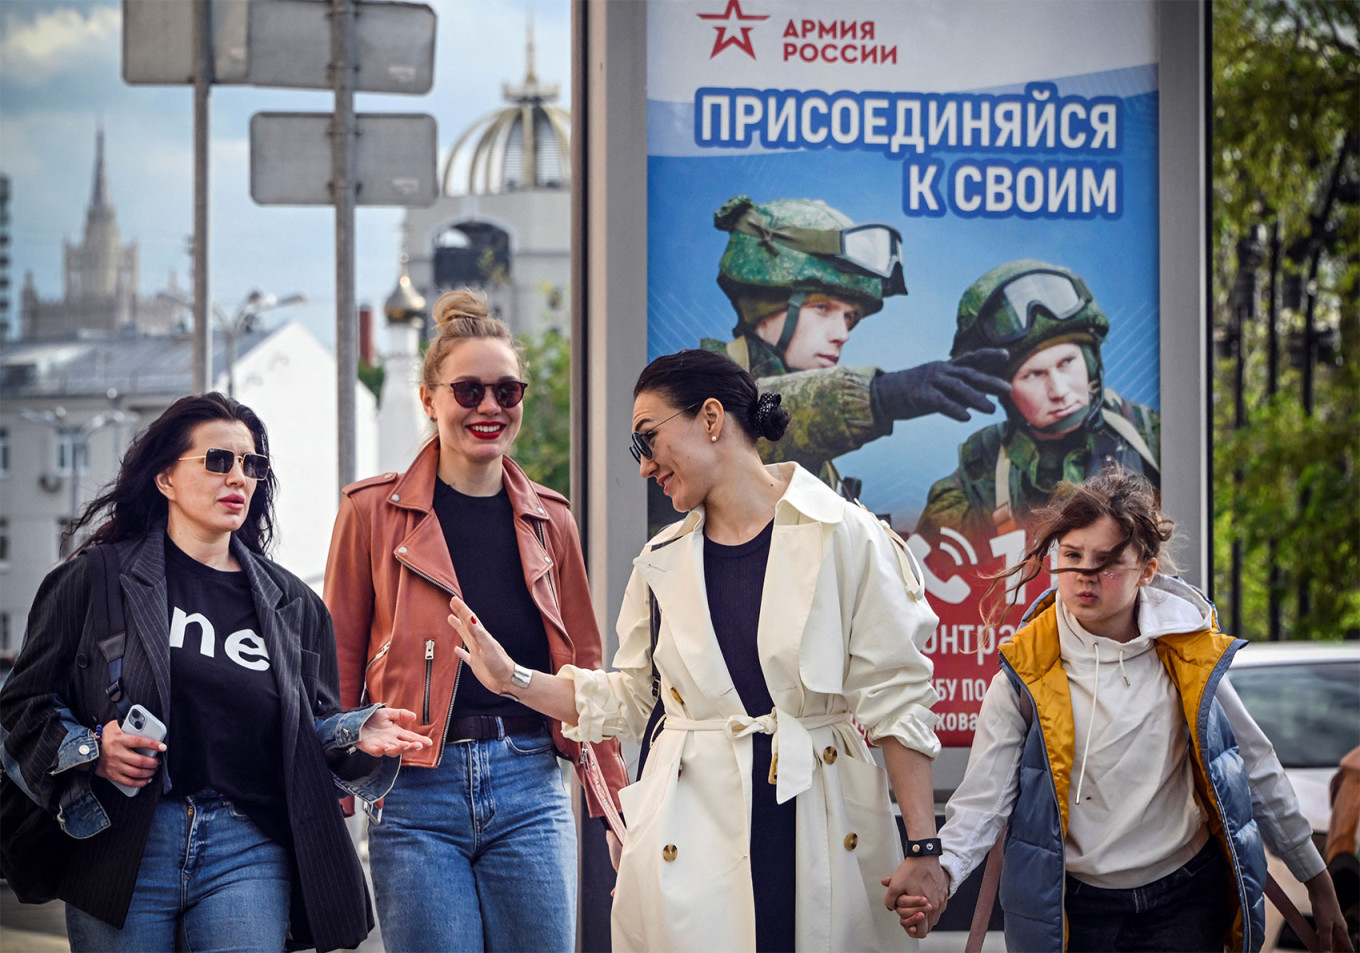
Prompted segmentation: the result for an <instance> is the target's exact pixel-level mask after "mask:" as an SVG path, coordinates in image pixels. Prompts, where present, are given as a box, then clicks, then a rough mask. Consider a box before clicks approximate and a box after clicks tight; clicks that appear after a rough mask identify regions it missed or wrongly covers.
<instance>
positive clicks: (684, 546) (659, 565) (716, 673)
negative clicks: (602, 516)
mask: <svg viewBox="0 0 1360 953" xmlns="http://www.w3.org/2000/svg"><path fill="white" fill-rule="evenodd" d="M685 522H686V525H687V526H688V525H690V524H692V526H690V529H689V531H688V532H685V531H684V530H683V529H682V530H681V533H682V535H679V536H676V537H674V538H673V539H672V540H671V541H670V542H668V543H663V544H659V545H657V546H655V547H654V548H652V549H650V550H647V551H646V552H644V553H642V554H641V555H640V556H638V558H637V560H636V561H635V565H636V566H637V569H638V571H639V572H640V573H641V574H642V577H643V578H644V579H646V580H647V585H648V586H650V587H651V589H652V593H653V596H654V597H655V598H656V603H657V606H658V607H659V608H660V609H661V635H662V638H661V640H660V641H659V642H658V644H657V667H658V668H659V669H661V670H663V671H665V669H666V665H665V664H664V663H665V660H666V654H667V645H666V642H667V641H669V642H670V649H671V651H673V652H674V654H675V656H676V657H678V661H679V662H680V664H681V665H683V666H684V668H685V669H686V670H687V671H688V672H689V675H690V678H691V679H692V680H693V684H694V685H696V686H699V687H701V688H702V691H703V694H704V696H705V697H706V698H708V699H710V700H713V701H715V702H717V703H718V707H719V708H721V709H728V708H730V709H731V711H730V712H728V714H742V713H743V712H744V711H745V709H744V708H743V707H742V704H741V699H740V698H739V697H738V696H737V690H736V686H734V685H733V684H732V676H731V675H730V674H729V673H728V671H727V663H726V662H725V661H724V659H723V654H722V648H721V647H720V646H719V645H718V636H717V634H716V633H715V632H714V631H713V619H712V617H710V616H709V614H708V599H707V597H706V595H705V593H706V588H705V585H704V534H703V519H702V516H699V517H698V518H697V519H696V518H695V515H694V514H691V517H690V518H689V519H687V520H686V521H685ZM667 636H669V640H667V638H666V637H667ZM667 675H668V677H670V673H669V672H668V673H667ZM671 681H672V682H673V683H674V682H675V681H676V680H675V679H674V678H671ZM720 700H721V701H720Z"/></svg>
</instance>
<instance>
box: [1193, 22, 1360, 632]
mask: <svg viewBox="0 0 1360 953" xmlns="http://www.w3.org/2000/svg"><path fill="white" fill-rule="evenodd" d="M1212 9H1213V17H1214V19H1213V136H1212V148H1213V153H1212V164H1213V199H1214V202H1213V222H1212V230H1213V233H1212V238H1213V243H1214V244H1213V273H1214V274H1213V278H1214V287H1215V289H1216V291H1215V298H1214V326H1215V328H1216V338H1217V339H1218V340H1219V342H1220V344H1221V345H1223V347H1222V348H1221V350H1220V356H1219V358H1218V360H1217V362H1216V366H1215V399H1214V421H1213V429H1214V448H1215V450H1214V464H1215V466H1214V529H1215V546H1214V552H1215V572H1214V582H1215V588H1216V591H1217V597H1218V601H1219V604H1220V607H1222V606H1224V605H1225V604H1231V603H1232V602H1233V601H1234V600H1233V592H1232V588H1233V582H1234V580H1233V578H1232V564H1233V559H1232V549H1233V545H1234V543H1236V544H1237V546H1238V547H1239V552H1240V558H1241V576H1240V580H1239V581H1238V586H1239V587H1240V590H1239V593H1238V598H1239V599H1240V604H1241V618H1238V619H1233V618H1228V619H1226V620H1225V621H1226V622H1227V623H1228V624H1229V625H1231V626H1232V627H1234V628H1235V629H1236V630H1237V632H1236V634H1239V635H1242V636H1245V637H1248V638H1259V637H1263V636H1265V634H1266V633H1267V632H1268V631H1269V626H1270V624H1269V614H1270V608H1269V607H1270V602H1271V594H1272V592H1273V594H1274V597H1275V600H1276V603H1277V604H1278V606H1279V607H1280V618H1281V622H1282V625H1281V630H1282V632H1283V635H1284V637H1286V638H1338V637H1342V636H1346V637H1349V638H1357V637H1360V474H1358V473H1357V463H1358V461H1360V452H1357V451H1360V314H1358V312H1357V291H1358V290H1360V133H1358V132H1357V124H1360V49H1358V48H1357V36H1358V35H1360V0H1218V2H1216V3H1214V4H1213V7H1212ZM1244 239H1245V240H1246V241H1244ZM1272 315H1273V316H1274V326H1275V332H1276V333H1275V340H1276V341H1277V343H1278V351H1277V353H1278V360H1277V362H1276V367H1277V369H1278V373H1277V374H1276V375H1275V387H1274V393H1272V392H1271V391H1272V387H1271V370H1270V369H1271V363H1272V362H1271V358H1270V351H1271V348H1270V341H1271V333H1270V330H1271V329H1270V319H1271V316H1272ZM1310 329H1311V330H1310ZM1239 355H1240V358H1241V361H1242V367H1241V372H1240V375H1241V391H1242V401H1243V406H1242V411H1243V412H1244V414H1243V416H1244V417H1245V420H1244V421H1241V425H1240V426H1239V420H1238V407H1237V404H1236V399H1237V386H1238V384H1237V380H1238V374H1239V371H1238V365H1237V361H1238V358H1239ZM1310 367H1311V372H1310V371H1309V370H1308V368H1310ZM1309 377H1311V390H1312V395H1311V407H1308V406H1305V402H1304V397H1303V393H1304V391H1305V390H1306V389H1307V388H1308V387H1309V382H1308V380H1307V378H1309Z"/></svg>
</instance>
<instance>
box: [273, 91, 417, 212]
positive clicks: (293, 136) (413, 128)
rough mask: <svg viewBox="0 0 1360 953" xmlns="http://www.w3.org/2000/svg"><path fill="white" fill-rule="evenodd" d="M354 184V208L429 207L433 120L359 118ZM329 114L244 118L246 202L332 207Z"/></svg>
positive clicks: (412, 116)
mask: <svg viewBox="0 0 1360 953" xmlns="http://www.w3.org/2000/svg"><path fill="white" fill-rule="evenodd" d="M354 119H355V133H356V135H355V150H354V152H355V156H354V178H355V181H357V182H358V185H359V188H358V198H357V201H358V204H359V205H396V206H407V207H411V206H421V207H424V206H427V205H432V204H434V200H435V197H436V196H437V194H438V193H437V189H436V185H435V163H436V148H437V146H436V142H437V138H438V131H437V129H436V127H435V121H434V117H433V116H429V115H426V114H424V113H358V114H357V115H356V116H355V117H354ZM331 123H332V114H331V113H276V112H263V113H256V114H255V115H254V116H251V117H250V196H251V198H253V199H254V200H255V201H256V202H258V203H260V204H261V205H333V204H334V199H333V197H332V195H331Z"/></svg>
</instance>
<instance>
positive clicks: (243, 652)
mask: <svg viewBox="0 0 1360 953" xmlns="http://www.w3.org/2000/svg"><path fill="white" fill-rule="evenodd" d="M191 624H193V625H197V626H198V630H199V637H198V651H199V654H201V655H206V656H208V658H215V657H216V647H217V632H216V631H215V630H214V629H213V624H212V623H211V622H209V621H208V618H207V616H205V615H203V614H202V613H201V612H193V613H188V612H185V611H184V610H183V609H181V608H180V607H179V606H176V607H175V611H174V614H173V615H172V617H171V619H170V647H171V648H172V649H182V648H184V636H185V633H186V631H187V630H188V628H189V626H190V625H191ZM222 648H223V651H225V652H226V653H227V658H229V659H231V660H232V661H233V662H235V663H236V664H237V665H239V666H241V667H242V668H248V669H250V670H251V671H252V672H263V671H267V670H268V669H269V650H268V649H267V648H265V644H264V640H263V639H261V638H260V637H259V635H257V634H256V633H255V631H254V630H253V629H240V630H238V631H236V632H233V633H232V634H231V635H229V636H227V641H226V643H225V644H224V645H223V646H222Z"/></svg>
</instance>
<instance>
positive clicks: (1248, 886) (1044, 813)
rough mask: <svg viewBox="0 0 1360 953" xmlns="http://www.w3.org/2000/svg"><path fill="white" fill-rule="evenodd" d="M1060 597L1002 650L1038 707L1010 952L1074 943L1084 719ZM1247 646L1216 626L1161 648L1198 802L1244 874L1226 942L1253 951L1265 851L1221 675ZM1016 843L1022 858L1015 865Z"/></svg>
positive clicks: (1161, 642)
mask: <svg viewBox="0 0 1360 953" xmlns="http://www.w3.org/2000/svg"><path fill="white" fill-rule="evenodd" d="M1055 603H1056V591H1055V590H1050V591H1049V592H1047V593H1045V594H1044V595H1043V596H1042V597H1040V599H1039V600H1038V601H1037V602H1035V604H1034V605H1033V606H1032V607H1031V608H1030V609H1029V611H1028V612H1027V613H1026V623H1025V624H1024V625H1023V627H1022V628H1021V629H1020V630H1019V631H1018V632H1016V634H1015V636H1014V638H1012V639H1011V641H1010V642H1008V643H1006V644H1005V645H1002V646H1001V650H1000V651H1001V657H1002V663H1001V664H1002V668H1003V669H1004V670H1005V671H1006V673H1007V675H1008V676H1009V677H1010V679H1011V682H1012V684H1014V685H1015V686H1016V688H1017V690H1018V691H1021V692H1022V693H1023V694H1027V695H1028V696H1029V699H1030V701H1031V703H1032V704H1033V721H1032V724H1031V725H1030V727H1029V731H1028V735H1027V737H1026V741H1025V749H1024V754H1023V755H1022V757H1021V775H1020V793H1019V796H1018V797H1017V801H1016V806H1015V809H1014V810H1013V811H1012V816H1011V827H1010V830H1009V831H1008V832H1007V835H1006V853H1007V858H1006V859H1007V863H1006V864H1005V865H1004V866H1003V870H1002V884H1001V890H1000V895H1001V903H1002V908H1003V910H1004V911H1005V913H1006V943H1007V946H1008V948H1010V949H1019V950H1044V949H1066V947H1067V918H1066V914H1065V913H1063V911H1062V905H1063V883H1064V879H1065V878H1064V874H1065V867H1064V865H1063V863H1062V843H1063V841H1065V839H1066V836H1067V815H1068V795H1069V790H1070V786H1071V781H1072V768H1073V764H1074V761H1075V747H1076V744H1075V739H1076V726H1075V724H1074V721H1073V716H1072V695H1071V690H1070V687H1069V685H1068V682H1067V675H1066V673H1065V672H1064V671H1063V667H1062V657H1061V652H1060V647H1059V641H1058V623H1057V606H1056V604H1055ZM1245 644H1246V643H1245V642H1244V641H1243V640H1241V639H1233V638H1230V637H1229V636H1226V635H1224V634H1222V633H1221V632H1219V631H1218V630H1217V628H1216V627H1213V628H1208V629H1204V630H1202V631H1199V632H1189V633H1183V634H1176V635H1164V636H1161V637H1160V638H1158V639H1157V640H1156V642H1155V643H1154V647H1155V648H1156V651H1157V655H1158V657H1159V658H1160V659H1161V662H1162V665H1163V666H1164V667H1165V668H1166V670H1167V674H1168V675H1170V676H1171V681H1172V683H1173V684H1174V685H1175V686H1176V689H1177V691H1178V692H1179V693H1180V697H1181V709H1182V712H1183V714H1184V716H1185V721H1186V724H1187V725H1188V726H1189V729H1190V743H1191V750H1192V754H1193V757H1192V758H1191V765H1192V770H1193V772H1194V783H1195V797H1196V801H1197V802H1198V803H1199V806H1200V809H1201V810H1202V811H1203V813H1204V816H1205V817H1206V818H1207V819H1208V824H1209V831H1210V833H1211V834H1212V836H1213V837H1214V839H1215V841H1217V843H1218V844H1219V846H1220V847H1221V848H1222V850H1223V852H1224V856H1225V857H1226V858H1227V860H1228V864H1229V867H1230V869H1232V870H1233V871H1234V875H1235V879H1236V887H1237V894H1238V909H1237V912H1236V915H1235V916H1234V918H1233V925H1232V929H1231V932H1230V933H1229V935H1228V936H1227V937H1226V938H1225V942H1226V943H1227V949H1230V950H1248V951H1250V950H1256V949H1259V948H1260V946H1261V942H1262V938H1263V937H1262V934H1263V931H1264V909H1265V908H1264V899H1263V898H1264V892H1265V886H1264V885H1265V877H1266V872H1265V855H1264V852H1263V848H1262V846H1261V842H1260V836H1259V834H1258V832H1257V829H1256V822H1255V821H1254V820H1253V818H1252V813H1251V791H1250V788H1249V787H1248V782H1247V774H1246V768H1245V765H1243V763H1242V760H1241V757H1240V755H1238V753H1237V747H1236V739H1235V738H1233V735H1232V729H1231V728H1230V727H1229V726H1228V720H1227V716H1226V715H1225V714H1224V713H1223V710H1222V708H1221V707H1220V706H1219V705H1218V703H1217V701H1216V700H1215V699H1214V692H1215V691H1216V690H1217V687H1218V680H1219V679H1220V678H1221V677H1222V676H1223V673H1224V672H1225V671H1226V670H1227V668H1228V663H1229V662H1230V661H1231V660H1232V656H1233V655H1234V654H1235V653H1236V651H1237V649H1238V648H1239V647H1240V646H1241V645H1245ZM1044 778H1046V779H1047V780H1048V782H1049V783H1044V781H1043V779H1044ZM1013 848H1014V852H1015V853H1016V854H1017V856H1016V857H1015V858H1014V860H1018V861H1020V862H1019V863H1014V862H1012V861H1013V858H1012V856H1011V855H1012V852H1013ZM1012 920H1014V921H1015V924H1014V927H1015V928H1014V930H1013V929H1012Z"/></svg>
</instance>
